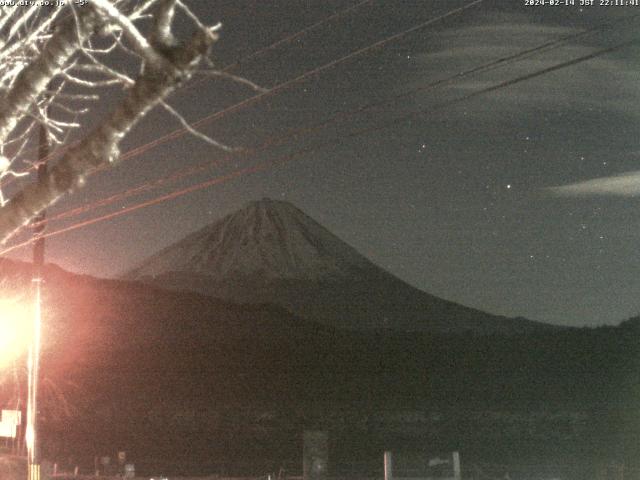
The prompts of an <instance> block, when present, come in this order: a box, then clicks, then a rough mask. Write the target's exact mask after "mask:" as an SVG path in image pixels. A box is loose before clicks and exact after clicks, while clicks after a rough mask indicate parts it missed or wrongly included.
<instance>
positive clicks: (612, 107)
mask: <svg viewBox="0 0 640 480" xmlns="http://www.w3.org/2000/svg"><path fill="white" fill-rule="evenodd" d="M581 31H582V30H580V29H577V28H560V27H552V26H546V25H544V24H534V23H532V20H531V19H530V18H528V17H525V16H522V15H508V16H505V17H503V18H500V19H499V20H496V19H488V20H485V22H484V24H483V25H479V26H478V25H476V26H469V27H465V28H460V29H452V30H449V31H447V32H444V33H442V35H441V37H440V40H441V43H440V44H439V45H438V46H435V48H434V49H433V50H432V51H430V52H427V53H424V54H423V55H421V56H420V57H419V61H420V64H421V69H422V72H421V78H420V80H418V82H423V81H424V78H429V77H430V78H446V77H447V76H453V75H456V74H458V73H460V72H462V71H464V70H466V69H469V68H470V67H471V66H474V65H476V66H477V65H482V64H485V63H489V62H491V61H494V60H497V59H499V58H502V57H507V56H510V55H513V54H517V53H519V52H522V51H525V50H527V49H531V48H534V47H536V46H539V45H542V44H544V43H547V42H552V41H556V40H558V39H559V38H562V37H566V36H571V35H573V34H577V33H579V32H581ZM592 40H593V39H592ZM606 46H607V45H605V44H602V45H597V41H596V42H593V44H590V45H588V44H585V43H580V42H578V40H573V41H569V42H567V43H566V44H564V45H562V46H561V47H560V48H556V49H553V50H550V51H547V52H544V53H540V54H536V55H532V56H529V57H527V58H524V59H522V60H520V61H518V62H514V63H509V66H508V67H506V68H496V69H494V70H491V71H489V72H485V73H482V74H473V75H471V76H469V77H466V78H464V79H460V80H457V81H455V82H454V83H452V84H451V85H450V86H449V92H450V93H451V94H452V95H453V96H456V93H457V94H458V95H464V94H467V93H470V92H471V91H474V90H477V89H480V88H483V87H487V86H490V85H495V84H499V83H501V82H503V81H505V80H509V79H514V78H517V77H520V76H524V75H527V74H530V73H532V72H536V71H540V70H542V69H544V68H548V67H551V66H553V65H557V64H561V63H563V62H566V61H568V60H571V59H575V58H578V57H581V56H584V55H588V54H591V53H593V52H595V51H597V50H600V49H602V48H605V47H606ZM632 48H636V47H629V52H631V51H632V50H631V49H632ZM416 83H417V82H416ZM614 93H615V94H614ZM431 96H432V94H430V92H427V93H426V94H425V96H424V100H425V101H427V100H430V98H431ZM484 98H485V99H486V100H487V102H488V103H486V104H485V106H486V107H489V106H490V108H485V109H482V110H483V111H484V113H485V114H491V115H499V114H500V111H504V110H508V111H516V112H520V113H526V112H527V110H536V111H540V110H557V109H558V107H559V106H562V105H565V106H571V108H572V109H573V110H574V111H579V110H580V109H585V110H586V109H588V110H598V111H608V112H617V113H619V114H622V115H625V116H629V115H631V116H633V117H640V108H633V107H632V106H635V105H639V104H640V83H639V82H638V81H637V68H635V66H633V65H629V60H628V59H627V60H623V59H621V58H620V57H619V56H616V55H603V56H601V57H596V58H593V59H590V60H588V61H585V62H583V63H580V64H576V65H573V66H571V67H568V68H564V69H561V70H558V71H555V72H553V73H549V74H547V75H543V76H540V77H536V78H535V79H532V80H531V81H526V82H523V83H521V84H517V85H514V86H510V87H508V88H505V89H501V90H498V91H496V92H491V93H489V94H487V95H486V97H484ZM422 99H423V98H422V96H420V95H419V96H418V98H417V100H418V101H421V100H422ZM482 110H481V111H482ZM478 113H481V112H480V111H479V112H478Z"/></svg>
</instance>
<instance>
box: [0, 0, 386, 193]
mask: <svg viewBox="0 0 640 480" xmlns="http://www.w3.org/2000/svg"><path fill="white" fill-rule="evenodd" d="M372 1H373V0H363V1H361V2H359V3H356V4H355V5H352V6H350V7H347V8H345V9H342V10H339V11H338V12H336V13H334V14H332V15H330V16H328V17H326V18H323V19H322V20H319V21H317V22H315V23H313V24H312V25H309V26H308V27H305V28H303V29H302V30H299V31H297V32H295V33H293V34H291V35H288V36H286V37H284V38H281V39H280V40H276V41H275V42H273V43H271V44H269V45H267V46H265V47H262V48H259V49H258V50H256V51H254V52H252V53H250V54H248V55H246V56H244V57H241V58H240V59H239V60H237V61H236V62H233V63H231V64H229V65H227V66H226V67H224V68H223V69H222V70H221V71H222V72H223V73H228V72H231V71H232V70H234V69H236V68H238V67H239V66H240V65H241V64H243V63H244V62H247V61H249V60H252V59H254V58H256V57H258V56H260V55H262V54H264V53H265V52H268V51H271V50H274V49H276V48H278V47H280V46H281V45H285V44H287V43H289V42H291V41H293V40H295V39H297V38H300V37H301V36H303V35H305V34H307V33H309V32H310V31H312V30H315V29H317V28H319V27H321V26H322V25H324V24H325V23H328V22H331V21H333V20H336V19H338V18H340V17H342V16H344V15H347V14H349V13H352V12H354V11H356V10H357V9H359V8H360V7H363V6H365V5H366V4H369V3H371V2H372ZM201 81H203V80H202V79H200V80H196V81H192V82H191V84H190V86H191V87H193V86H194V85H195V84H197V83H199V82H201ZM184 90H185V89H182V90H180V91H184ZM176 93H177V92H176ZM184 133H186V131H185V132H184ZM76 143H77V142H74V143H73V144H71V145H68V146H65V147H61V148H59V149H57V150H55V151H53V152H51V153H50V154H48V155H46V156H45V157H43V158H39V159H38V162H37V163H36V164H34V165H33V166H32V167H31V168H29V169H27V170H26V171H31V170H35V169H37V168H38V165H39V164H40V163H43V162H48V161H50V160H51V159H53V158H54V157H55V156H57V155H61V154H62V153H64V152H65V151H67V150H68V149H69V148H71V147H72V146H73V145H75V144H76ZM134 150H135V149H134ZM127 153H128V152H127ZM125 155H126V154H125ZM125 155H123V157H121V159H122V158H124V156H125ZM14 180H15V178H14V177H10V178H9V179H8V180H7V182H6V183H5V184H4V185H3V184H2V183H1V182H0V186H6V185H9V184H10V183H12V182H13V181H14Z"/></svg>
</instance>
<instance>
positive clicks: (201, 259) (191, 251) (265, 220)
mask: <svg viewBox="0 0 640 480" xmlns="http://www.w3.org/2000/svg"><path fill="white" fill-rule="evenodd" d="M367 268H371V265H370V262H369V261H368V260H366V259H365V258H364V257H362V256H361V255H360V254H359V253H358V252H357V251H356V250H354V249H353V248H351V247H350V246H349V245H347V244H346V243H344V242H342V241H341V240H339V239H338V238H337V237H335V236H334V235H332V234H331V233H330V232H329V231H328V230H326V229H325V228H324V227H322V226H321V225H319V224H318V223H316V222H315V221H314V220H312V219H311V218H309V217H308V216H306V215H305V214H304V213H302V212H301V211H300V210H298V209H297V208H296V207H294V206H293V205H291V204H290V203H287V202H282V201H274V200H270V199H263V200H261V201H257V202H252V203H250V204H249V205H248V206H246V207H245V208H243V209H242V210H240V211H238V212H236V213H234V214H231V215H228V216H226V217H225V218H223V219H222V220H220V221H218V222H215V223H213V224H211V225H209V226H207V227H205V228H203V229H202V230H199V231H198V232H195V233H193V234H192V235H189V236H188V237H186V238H185V239H183V240H181V241H180V242H178V243H176V244H175V245H172V246H170V247H169V248H166V249H164V250H162V251H161V252H159V253H158V254H156V255H154V256H152V257H151V258H149V259H148V260H146V261H145V262H144V263H142V265H141V266H140V267H138V268H136V269H134V270H133V271H132V272H130V273H129V274H128V276H129V277H133V278H141V277H156V276H158V275H161V274H164V273H167V272H190V273H195V274H200V275H208V276H211V277H213V278H215V279H219V280H225V279H229V278H243V277H252V276H259V277H260V278H263V279H265V280H266V279H300V280H318V279H321V278H326V277H332V276H334V277H346V276H348V275H350V274H352V273H354V272H357V271H360V270H363V269H367Z"/></svg>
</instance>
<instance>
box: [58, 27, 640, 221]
mask: <svg viewBox="0 0 640 480" xmlns="http://www.w3.org/2000/svg"><path fill="white" fill-rule="evenodd" d="M639 16H640V15H634V16H633V17H629V18H625V19H624V21H626V20H630V19H632V18H636V17H639ZM621 21H623V20H621ZM619 22H620V21H618V22H614V23H613V24H604V25H600V26H597V27H594V28H591V29H589V30H586V31H583V32H579V33H577V34H573V35H568V36H565V37H562V38H560V39H558V40H555V41H553V42H545V43H543V44H541V45H539V46H536V47H533V48H530V49H525V50H522V51H520V52H517V53H515V54H512V55H509V56H506V57H501V58H499V59H496V60H493V61H490V62H488V63H485V64H483V65H480V66H477V67H473V68H471V69H468V70H465V71H463V72H459V73H457V74H454V75H452V76H449V77H447V78H445V79H441V80H437V81H435V82H432V83H429V84H427V85H424V86H418V87H416V88H413V89H411V90H409V91H406V92H403V93H400V94H398V95H395V96H393V97H391V98H387V99H384V100H382V101H380V102H374V103H370V104H367V105H364V106H362V107H359V108H356V109H353V110H350V111H346V112H339V113H338V114H336V115H334V116H332V117H330V118H328V119H326V120H324V121H322V122H320V123H317V124H315V125H313V126H310V127H303V128H293V129H290V130H289V131H288V132H286V133H285V134H284V135H282V136H280V137H275V139H274V137H271V138H270V139H268V140H267V141H265V142H263V143H262V144H261V145H259V146H257V147H254V148H252V149H250V150H249V152H248V153H251V154H255V153H257V152H261V151H264V150H265V149H267V148H269V147H272V146H274V145H282V144H283V143H285V142H284V140H288V139H291V138H298V137H299V136H301V135H306V134H309V133H312V132H316V131H319V130H322V129H324V128H326V127H328V126H330V125H331V124H333V123H335V122H336V121H338V120H340V119H343V118H345V117H351V116H354V115H358V114H362V113H364V112H366V111H369V110H372V109H373V108H375V107H378V106H381V105H384V104H388V103H391V102H394V101H396V100H397V99H400V98H403V97H406V96H409V95H411V94H413V93H416V92H418V91H424V90H430V89H432V88H435V87H439V86H442V85H446V84H450V83H452V82H454V81H457V80H460V79H462V78H465V77H467V76H469V75H471V74H474V73H478V72H484V71H487V70H489V69H492V68H497V67H500V66H504V65H507V64H508V63H511V62H513V61H517V60H520V59H523V58H528V57H530V56H531V54H532V52H535V53H541V52H542V51H544V52H546V51H549V50H550V47H553V48H558V47H559V46H561V45H562V44H564V43H566V42H567V41H568V40H571V39H575V38H577V37H580V36H584V35H586V34H589V33H593V32H594V31H598V30H604V29H607V28H611V27H612V26H613V25H615V24H617V23H619ZM410 113H415V112H410ZM230 158H231V156H229V155H228V156H225V157H223V158H222V159H219V160H215V161H213V162H211V161H207V162H204V163H201V164H199V165H196V166H193V167H189V168H187V169H182V170H180V171H178V172H174V173H172V174H171V175H168V176H165V177H161V178H159V179H156V180H153V181H149V182H145V183H143V184H141V185H139V186H136V187H133V188H130V189H127V190H125V191H124V192H120V193H118V194H115V195H111V196H109V197H106V198H104V199H102V200H98V201H96V202H93V203H91V204H88V205H83V206H81V207H77V208H75V209H72V210H68V211H66V212H62V213H60V214H58V215H56V216H54V217H51V218H50V220H59V219H62V218H66V217H69V216H74V215H78V214H81V213H85V212H87V211H90V210H93V209H95V208H99V207H102V206H105V205H108V204H110V203H113V202H115V201H118V200H121V199H124V198H127V197H130V196H132V195H137V194H140V193H143V192H146V191H149V190H152V189H154V188H157V187H159V186H162V185H164V184H166V183H168V182H172V181H176V180H179V179H181V178H184V177H186V176H190V175H193V174H196V173H199V172H202V171H204V170H206V169H209V168H212V167H214V166H218V165H220V164H221V163H222V162H224V161H226V160H229V159H230Z"/></svg>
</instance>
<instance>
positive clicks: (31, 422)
mask: <svg viewBox="0 0 640 480" xmlns="http://www.w3.org/2000/svg"><path fill="white" fill-rule="evenodd" d="M48 155H49V139H48V138H47V130H46V128H45V127H44V126H40V134H39V139H38V162H39V163H38V167H37V177H38V178H37V180H38V182H40V181H42V180H43V179H44V177H45V176H46V174H47V163H46V158H47V156H48ZM45 219H46V210H42V211H41V212H40V213H39V214H38V215H37V216H36V217H35V219H34V220H33V226H34V227H33V238H34V243H33V275H32V282H33V297H34V298H33V318H32V320H33V324H32V334H31V342H30V345H29V359H28V361H27V367H28V375H29V378H28V398H27V432H26V441H27V463H28V479H27V480H40V451H39V450H40V449H39V447H40V439H39V437H38V435H37V434H38V382H39V377H40V344H41V333H42V273H43V272H42V267H43V265H44V236H43V233H44V229H45Z"/></svg>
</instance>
